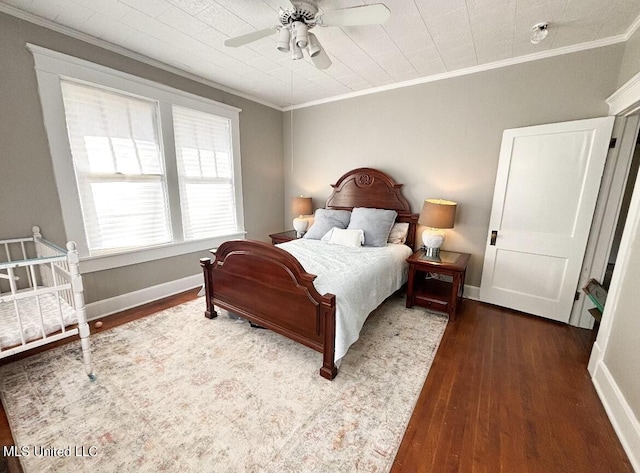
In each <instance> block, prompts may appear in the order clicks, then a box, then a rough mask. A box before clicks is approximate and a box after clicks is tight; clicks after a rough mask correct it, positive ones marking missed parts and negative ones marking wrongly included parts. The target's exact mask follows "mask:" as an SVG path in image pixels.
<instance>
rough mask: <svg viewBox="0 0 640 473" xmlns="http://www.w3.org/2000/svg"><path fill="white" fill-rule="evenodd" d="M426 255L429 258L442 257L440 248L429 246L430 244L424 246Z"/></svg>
mask: <svg viewBox="0 0 640 473" xmlns="http://www.w3.org/2000/svg"><path fill="white" fill-rule="evenodd" d="M424 255H425V256H427V257H429V258H439V257H440V248H429V247H428V246H425V247H424Z"/></svg>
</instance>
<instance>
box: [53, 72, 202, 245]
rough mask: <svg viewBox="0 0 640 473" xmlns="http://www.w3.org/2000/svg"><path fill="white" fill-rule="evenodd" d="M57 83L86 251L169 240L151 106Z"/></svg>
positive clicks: (164, 184)
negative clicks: (62, 106)
mask: <svg viewBox="0 0 640 473" xmlns="http://www.w3.org/2000/svg"><path fill="white" fill-rule="evenodd" d="M61 85H62V96H63V99H64V109H65V116H66V121H67V129H68V131H69V144H70V146H71V156H72V158H73V164H74V169H75V174H76V179H77V185H78V191H79V197H80V204H81V207H82V217H83V221H84V228H85V233H86V238H87V243H88V246H89V253H90V254H91V255H99V254H104V253H114V252H117V251H120V250H127V249H132V248H141V247H148V246H153V245H159V244H166V243H171V241H172V234H171V228H170V216H169V205H168V199H167V180H166V174H165V170H164V163H163V159H162V155H161V152H160V143H159V140H158V127H157V109H156V108H157V107H156V104H155V103H154V102H151V101H147V100H142V99H137V98H132V97H127V96H124V95H121V94H117V93H113V92H107V91H104V90H101V89H97V88H95V87H89V86H86V85H82V84H75V83H73V82H68V81H63V82H62V84H61ZM200 197H201V199H202V200H205V201H206V200H208V199H207V196H206V195H202V196H200Z"/></svg>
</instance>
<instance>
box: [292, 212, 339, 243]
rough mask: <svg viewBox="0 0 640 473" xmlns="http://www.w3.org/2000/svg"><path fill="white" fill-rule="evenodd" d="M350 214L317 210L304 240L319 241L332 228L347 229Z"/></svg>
mask: <svg viewBox="0 0 640 473" xmlns="http://www.w3.org/2000/svg"><path fill="white" fill-rule="evenodd" d="M350 218H351V212H349V211H348V210H331V209H318V210H316V213H315V216H314V218H313V225H311V227H309V230H308V231H307V233H305V234H304V238H309V239H311V240H320V239H321V238H322V237H323V236H324V235H325V234H326V233H327V232H328V231H329V230H331V229H332V228H333V227H337V228H347V225H349V219H350Z"/></svg>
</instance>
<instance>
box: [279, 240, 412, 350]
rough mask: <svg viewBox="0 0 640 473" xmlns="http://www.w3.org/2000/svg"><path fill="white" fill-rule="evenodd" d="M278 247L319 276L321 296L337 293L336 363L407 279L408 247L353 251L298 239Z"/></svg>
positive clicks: (315, 281)
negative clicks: (376, 311)
mask: <svg viewBox="0 0 640 473" xmlns="http://www.w3.org/2000/svg"><path fill="white" fill-rule="evenodd" d="M278 246H279V247H280V248H282V249H283V250H286V251H287V252H289V253H291V254H292V255H293V256H295V257H296V259H297V260H298V261H299V262H300V264H301V265H302V267H303V268H304V269H305V271H307V272H308V273H311V274H315V275H316V276H317V278H316V279H315V280H314V282H313V284H314V286H315V287H316V289H317V290H318V292H319V293H320V294H326V293H331V294H335V296H336V352H335V360H336V361H338V360H340V359H341V358H342V357H343V356H344V355H345V354H346V353H347V350H348V349H349V347H350V346H351V345H352V344H353V343H354V342H355V341H356V340H357V339H358V337H359V336H360V329H362V326H363V325H364V322H365V320H366V319H367V316H368V315H369V314H370V313H371V312H372V311H373V310H374V309H375V308H376V307H378V306H379V305H380V304H381V303H382V302H383V301H384V300H385V299H386V298H387V297H389V296H390V295H391V294H393V293H394V292H395V291H397V290H398V289H400V287H401V286H402V285H403V284H404V283H405V282H406V280H407V271H408V267H409V266H408V264H407V262H406V259H407V258H408V257H409V256H410V255H411V249H410V248H409V247H408V246H406V245H387V246H386V247H383V248H371V247H360V248H351V247H346V246H340V245H332V244H329V243H327V242H324V241H319V240H307V239H298V240H293V241H290V242H287V243H282V244H280V245H278Z"/></svg>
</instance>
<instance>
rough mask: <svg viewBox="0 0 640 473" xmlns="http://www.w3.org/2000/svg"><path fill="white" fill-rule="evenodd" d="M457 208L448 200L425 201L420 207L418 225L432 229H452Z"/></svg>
mask: <svg viewBox="0 0 640 473" xmlns="http://www.w3.org/2000/svg"><path fill="white" fill-rule="evenodd" d="M457 206H458V204H456V203H455V202H451V201H450V200H442V199H427V200H425V201H424V204H423V205H422V212H420V218H419V219H418V223H419V224H420V225H425V226H427V227H432V228H453V223H454V221H455V219H456V207H457Z"/></svg>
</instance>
